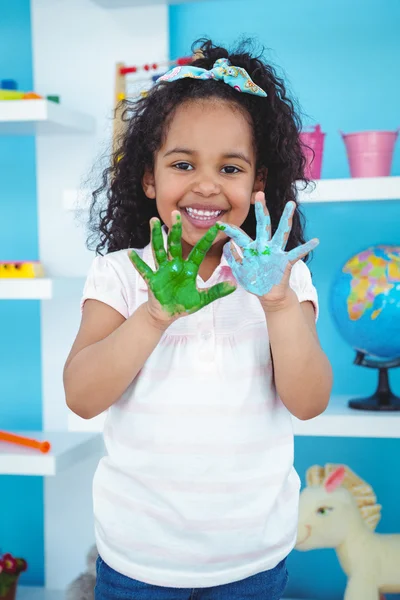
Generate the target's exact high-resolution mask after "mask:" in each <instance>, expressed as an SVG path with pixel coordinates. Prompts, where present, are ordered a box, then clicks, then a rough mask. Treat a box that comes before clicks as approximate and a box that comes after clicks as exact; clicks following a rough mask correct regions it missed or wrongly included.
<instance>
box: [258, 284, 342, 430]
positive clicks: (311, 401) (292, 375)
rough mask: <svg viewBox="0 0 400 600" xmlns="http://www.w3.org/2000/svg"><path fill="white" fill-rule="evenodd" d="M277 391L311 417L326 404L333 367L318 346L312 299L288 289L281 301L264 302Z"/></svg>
mask: <svg viewBox="0 0 400 600" xmlns="http://www.w3.org/2000/svg"><path fill="white" fill-rule="evenodd" d="M263 308H264V312H265V316H266V320H267V327H268V334H269V339H270V344H271V352H272V358H273V362H274V376H275V385H276V389H277V391H278V394H279V396H280V398H281V400H282V402H283V403H284V404H285V406H286V407H287V408H288V410H290V412H291V413H292V414H293V415H294V416H295V417H297V418H298V419H302V420H307V419H312V418H314V417H316V416H318V415H319V414H321V413H322V412H323V411H324V410H325V409H326V407H327V405H328V402H329V396H330V393H331V389H332V369H331V366H330V363H329V360H328V358H327V357H326V355H325V354H324V352H323V351H322V349H321V346H320V344H319V341H318V336H317V331H316V327H315V312H314V307H313V304H312V303H311V302H302V303H300V302H299V301H298V298H297V296H296V294H295V292H294V291H293V290H290V291H289V293H288V296H287V299H286V301H285V302H284V303H278V304H277V305H276V306H275V307H274V306H273V305H269V306H268V307H266V306H263Z"/></svg>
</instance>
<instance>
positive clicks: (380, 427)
mask: <svg viewBox="0 0 400 600" xmlns="http://www.w3.org/2000/svg"><path fill="white" fill-rule="evenodd" d="M349 399H350V396H333V397H332V399H331V401H330V404H329V406H328V408H327V410H326V412H325V413H324V414H322V415H320V416H319V417H316V418H315V419H311V420H310V421H299V420H298V419H296V418H293V429H294V434H295V435H299V436H305V435H308V436H316V437H353V438H354V437H358V438H400V412H391V413H375V412H367V411H358V410H354V409H351V408H348V406H347V402H348V400H349Z"/></svg>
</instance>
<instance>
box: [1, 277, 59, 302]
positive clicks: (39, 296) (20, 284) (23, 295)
mask: <svg viewBox="0 0 400 600" xmlns="http://www.w3.org/2000/svg"><path fill="white" fill-rule="evenodd" d="M52 295H53V282H52V280H51V279H47V278H40V277H38V278H35V279H11V278H10V279H0V300H49V299H50V298H51V297H52Z"/></svg>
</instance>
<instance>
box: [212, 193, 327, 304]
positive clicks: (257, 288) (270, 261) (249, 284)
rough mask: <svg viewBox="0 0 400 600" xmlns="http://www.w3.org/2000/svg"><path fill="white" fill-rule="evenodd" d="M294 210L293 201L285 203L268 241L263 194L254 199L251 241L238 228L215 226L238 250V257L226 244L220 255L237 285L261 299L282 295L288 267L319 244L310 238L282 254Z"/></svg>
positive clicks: (268, 234) (266, 213) (266, 214)
mask: <svg viewBox="0 0 400 600" xmlns="http://www.w3.org/2000/svg"><path fill="white" fill-rule="evenodd" d="M295 208H296V205H295V203H294V202H288V203H287V204H286V206H285V209H284V211H283V214H282V217H281V219H280V222H279V225H278V228H277V230H276V232H275V234H274V236H273V237H272V238H271V219H270V216H269V214H268V210H267V208H266V205H265V195H264V193H263V192H258V193H257V194H256V198H255V213H256V220H257V229H256V239H255V240H252V239H251V238H250V237H249V236H248V235H247V234H246V233H244V231H242V230H241V229H240V228H239V227H233V226H231V225H228V224H226V223H222V222H221V223H219V226H220V228H221V229H223V231H224V232H225V233H226V234H227V235H228V236H229V237H231V238H232V240H233V241H234V242H236V244H237V245H238V246H240V248H241V250H242V256H240V255H239V253H238V252H237V250H236V248H235V246H234V244H233V243H232V242H231V243H230V244H229V245H225V247H224V255H225V258H226V260H227V261H228V264H229V266H230V267H231V269H232V272H233V274H234V276H235V278H236V280H237V282H238V283H239V284H240V285H241V286H242V287H243V288H244V289H245V290H247V291H248V292H251V293H252V294H255V295H256V296H260V297H261V296H262V297H265V296H268V295H270V294H271V291H275V292H278V294H275V296H276V299H279V297H281V296H282V295H285V294H284V293H285V291H287V290H288V288H289V278H290V271H291V268H292V267H293V265H294V264H295V263H296V262H297V261H299V260H301V259H302V258H303V257H304V256H306V255H307V254H308V253H309V252H311V250H313V249H314V248H315V247H316V246H317V245H318V244H319V241H318V240H317V239H313V240H310V241H309V242H307V243H305V244H302V245H301V246H298V247H297V248H294V249H293V250H290V251H289V252H285V247H286V243H287V240H288V237H289V234H290V231H291V227H292V221H293V214H294V211H295ZM277 288H280V289H277Z"/></svg>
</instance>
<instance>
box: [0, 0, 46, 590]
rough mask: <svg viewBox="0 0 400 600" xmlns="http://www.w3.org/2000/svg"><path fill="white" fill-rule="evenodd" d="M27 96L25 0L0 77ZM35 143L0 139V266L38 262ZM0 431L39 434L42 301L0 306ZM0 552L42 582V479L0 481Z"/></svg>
mask: <svg viewBox="0 0 400 600" xmlns="http://www.w3.org/2000/svg"><path fill="white" fill-rule="evenodd" d="M9 78H11V79H16V80H17V82H18V85H19V89H23V90H32V88H33V74H32V40H31V18H30V2H29V0H13V1H12V2H10V1H9V0H0V79H9ZM35 161H36V158H35V139H34V138H33V137H4V136H0V180H1V187H0V214H1V220H0V260H36V259H38V228H37V204H36V162H35ZM0 322H1V338H0V429H9V430H16V429H41V427H42V401H41V358H40V303H39V302H37V301H0ZM0 548H1V551H3V552H11V553H13V554H14V553H15V554H17V555H18V556H23V557H24V558H26V560H27V561H28V564H29V570H28V572H27V573H26V574H25V575H24V576H23V580H22V581H23V582H24V583H30V584H32V585H41V584H42V583H43V560H44V539H43V481H42V478H37V477H4V476H0Z"/></svg>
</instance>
